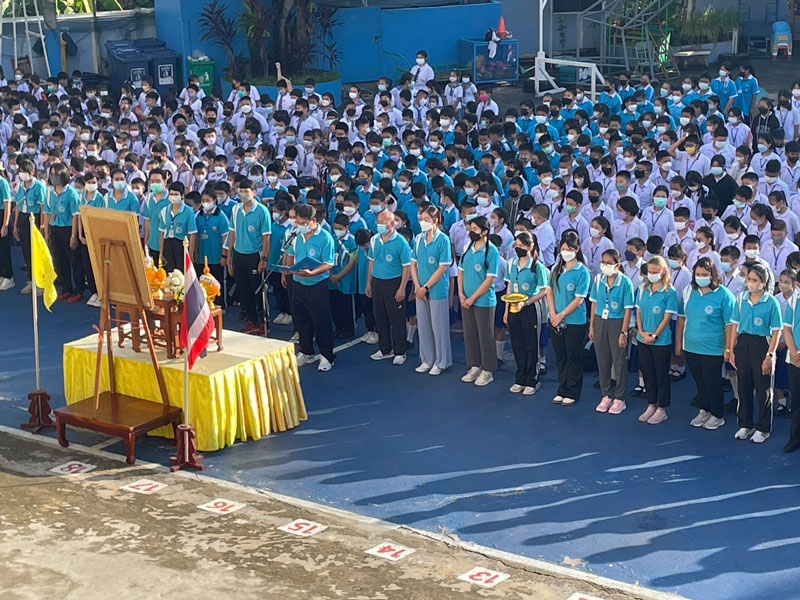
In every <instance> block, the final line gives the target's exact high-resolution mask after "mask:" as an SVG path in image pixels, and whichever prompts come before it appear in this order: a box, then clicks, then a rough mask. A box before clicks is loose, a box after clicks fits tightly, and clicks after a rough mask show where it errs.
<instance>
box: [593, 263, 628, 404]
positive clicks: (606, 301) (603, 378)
mask: <svg viewBox="0 0 800 600" xmlns="http://www.w3.org/2000/svg"><path fill="white" fill-rule="evenodd" d="M589 299H590V300H591V301H592V314H591V320H590V322H589V339H590V340H592V341H593V342H594V348H595V355H596V356H597V370H598V372H599V379H600V392H601V393H602V394H603V397H602V399H601V400H600V404H598V405H597V408H596V409H595V410H597V412H608V413H610V414H612V415H618V414H620V413H621V412H622V411H623V410H625V380H626V378H627V374H628V326H629V324H630V321H631V309H633V283H631V280H630V278H629V277H628V276H627V275H625V273H623V272H622V265H621V264H620V261H619V252H617V250H616V248H610V249H608V250H606V251H605V252H603V257H602V262H601V263H600V274H598V275H597V277H595V279H594V282H593V284H592V290H591V292H590V294H589ZM612 379H613V380H614V381H615V382H616V387H615V389H614V392H613V394H612V391H611V380H612Z"/></svg>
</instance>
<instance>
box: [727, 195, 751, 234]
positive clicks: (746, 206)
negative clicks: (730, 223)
mask: <svg viewBox="0 0 800 600" xmlns="http://www.w3.org/2000/svg"><path fill="white" fill-rule="evenodd" d="M751 208H753V190H752V189H750V187H748V186H746V185H741V186H739V187H738V188H737V189H736V195H735V196H734V197H733V204H731V205H730V206H729V207H728V208H726V209H725V212H724V213H722V221H723V222H725V221H726V220H727V219H728V218H730V217H736V218H737V219H739V221H741V222H742V225H744V227H745V228H747V227H748V226H749V225H750V223H751V222H752V219H751V218H750V209H751Z"/></svg>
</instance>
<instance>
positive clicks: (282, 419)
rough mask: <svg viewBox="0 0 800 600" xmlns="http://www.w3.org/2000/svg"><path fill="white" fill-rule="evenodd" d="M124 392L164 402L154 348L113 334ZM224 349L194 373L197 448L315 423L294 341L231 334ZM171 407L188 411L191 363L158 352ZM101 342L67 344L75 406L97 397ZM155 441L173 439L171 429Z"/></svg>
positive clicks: (68, 390)
mask: <svg viewBox="0 0 800 600" xmlns="http://www.w3.org/2000/svg"><path fill="white" fill-rule="evenodd" d="M112 338H113V344H114V374H115V377H116V383H117V392H119V393H120V394H127V395H130V396H135V397H138V398H143V399H145V400H151V401H153V402H161V395H160V394H159V391H158V383H157V382H156V377H155V373H154V372H153V367H152V364H151V363H150V355H149V353H148V352H147V350H146V348H143V351H142V352H138V353H137V352H134V351H133V349H132V348H130V341H128V342H127V344H126V347H124V348H119V347H117V340H118V336H117V332H116V331H114V332H113V335H112ZM223 338H224V340H225V343H224V346H225V348H224V350H223V351H221V352H217V348H216V344H215V343H214V342H211V343H210V344H209V348H208V354H207V356H206V358H201V359H199V360H198V361H197V362H196V363H195V365H194V369H192V370H191V371H190V372H189V421H190V422H191V424H192V425H194V428H195V431H196V433H197V448H198V450H200V451H203V452H210V451H214V450H219V449H220V448H224V447H225V446H230V445H232V444H233V443H234V442H236V441H242V442H244V441H247V440H248V439H252V440H258V439H260V438H261V437H262V436H265V435H269V434H270V433H273V432H278V431H286V430H287V429H291V428H293V427H297V426H298V425H299V424H300V422H301V421H305V420H307V419H308V415H307V413H306V407H305V403H304V402H303V392H302V390H301V389H300V376H299V374H298V371H297V361H296V359H295V355H294V346H293V345H292V344H291V343H288V342H282V341H280V340H273V339H269V338H266V339H265V338H262V337H255V336H252V335H244V334H241V333H236V332H233V331H227V330H226V331H225V333H224V336H223ZM157 355H158V361H159V364H160V365H161V370H162V372H163V374H164V381H165V382H166V386H167V394H168V396H169V402H170V404H172V405H173V406H180V407H182V406H183V357H178V358H174V359H170V360H168V359H167V357H166V351H165V350H164V349H157ZM96 360H97V335H96V334H93V335H89V336H86V337H85V338H81V339H79V340H75V341H73V342H69V343H68V344H64V393H65V396H66V399H67V404H74V403H75V402H79V401H81V400H85V399H86V398H89V397H91V396H92V395H93V394H94V373H95V361H96ZM107 365H108V357H107V356H106V354H105V353H104V354H103V368H102V379H101V386H100V391H101V392H103V391H107V390H108V389H109V387H108V367H107ZM152 433H153V435H160V436H163V437H172V428H171V427H162V428H161V429H157V430H155V431H154V432H152Z"/></svg>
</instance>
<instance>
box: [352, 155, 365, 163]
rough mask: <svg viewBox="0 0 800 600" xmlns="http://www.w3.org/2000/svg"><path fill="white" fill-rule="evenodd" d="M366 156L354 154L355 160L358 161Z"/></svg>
mask: <svg viewBox="0 0 800 600" xmlns="http://www.w3.org/2000/svg"><path fill="white" fill-rule="evenodd" d="M363 158H364V155H363V154H353V160H354V161H356V162H359V161H361V160H362V159H363Z"/></svg>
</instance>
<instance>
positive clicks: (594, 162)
mask: <svg viewBox="0 0 800 600" xmlns="http://www.w3.org/2000/svg"><path fill="white" fill-rule="evenodd" d="M589 163H590V164H591V165H592V166H593V167H597V165H599V164H600V159H599V158H592V157H589Z"/></svg>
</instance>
